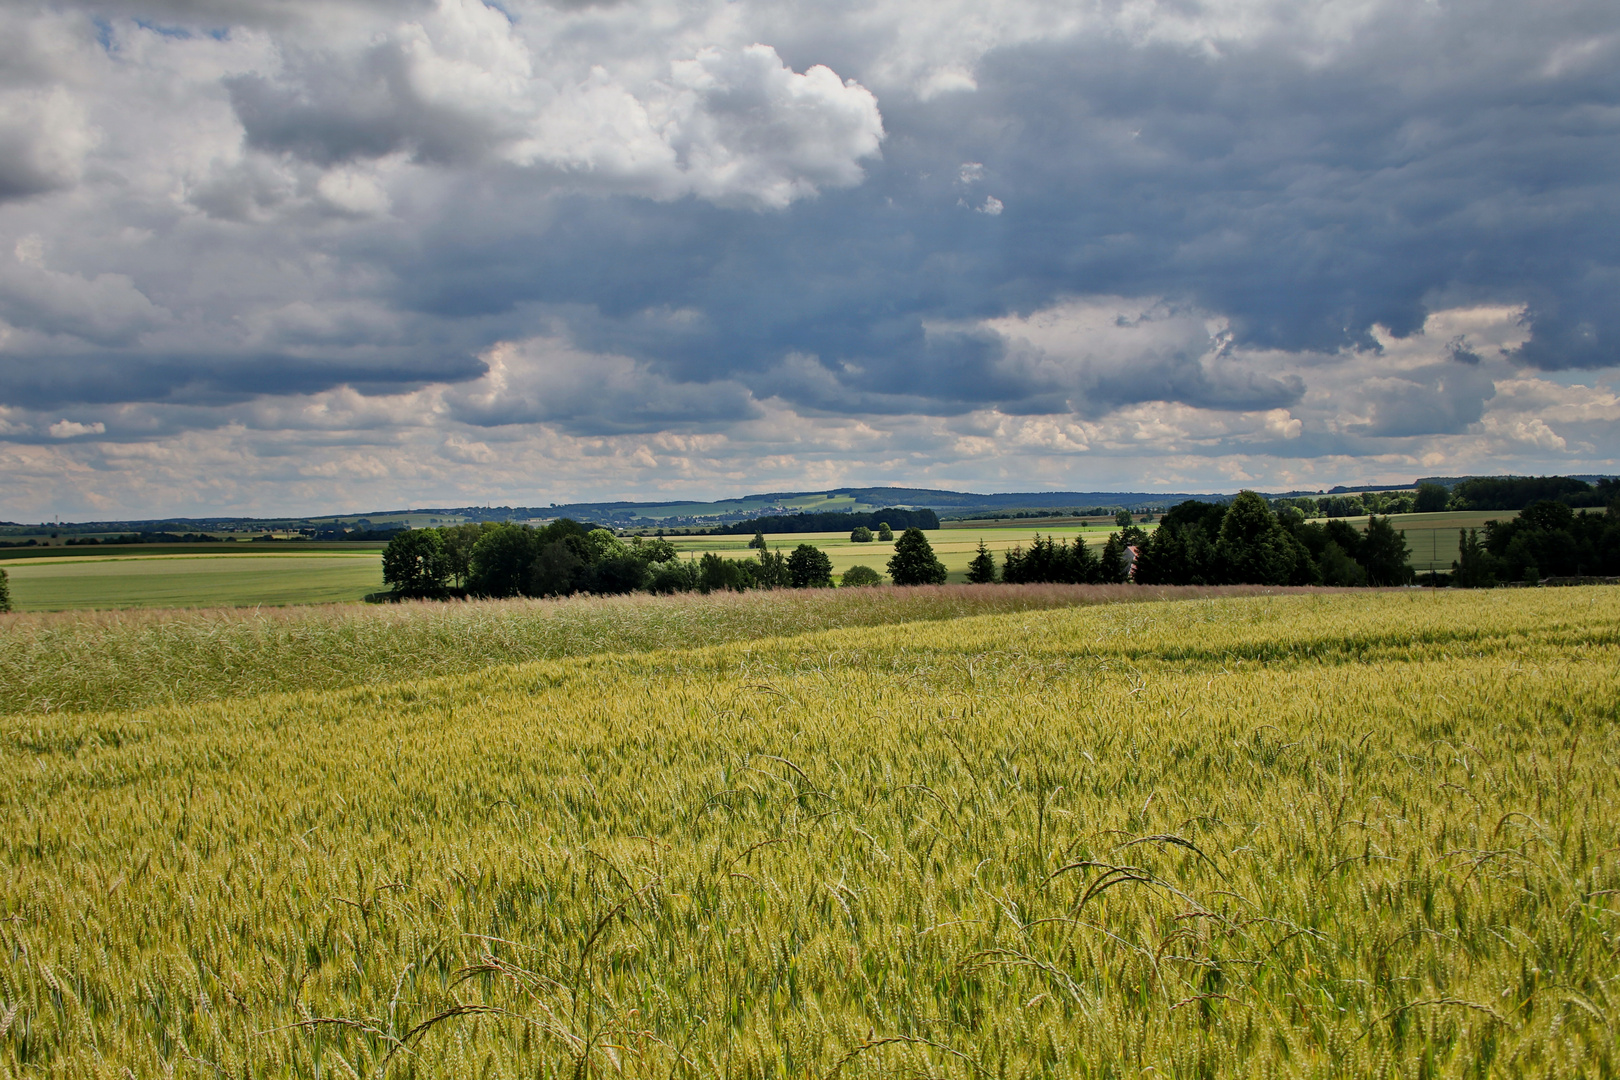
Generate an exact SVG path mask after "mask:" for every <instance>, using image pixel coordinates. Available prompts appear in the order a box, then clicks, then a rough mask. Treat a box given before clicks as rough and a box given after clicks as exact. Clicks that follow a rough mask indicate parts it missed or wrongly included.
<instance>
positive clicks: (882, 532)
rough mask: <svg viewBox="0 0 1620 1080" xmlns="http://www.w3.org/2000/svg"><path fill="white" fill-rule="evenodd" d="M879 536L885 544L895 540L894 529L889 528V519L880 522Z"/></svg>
mask: <svg viewBox="0 0 1620 1080" xmlns="http://www.w3.org/2000/svg"><path fill="white" fill-rule="evenodd" d="M877 538H878V539H879V540H881V541H882V542H883V543H885V544H888V543H892V542H893V541H894V530H893V529H891V528H889V523H888V522H887V521H880V522H878V531H877Z"/></svg>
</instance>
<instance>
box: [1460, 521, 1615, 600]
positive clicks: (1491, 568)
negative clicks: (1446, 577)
mask: <svg viewBox="0 0 1620 1080" xmlns="http://www.w3.org/2000/svg"><path fill="white" fill-rule="evenodd" d="M1458 541H1459V543H1458V554H1457V560H1456V561H1455V562H1453V563H1452V564H1451V584H1453V585H1455V586H1458V587H1460V588H1466V589H1480V588H1490V587H1491V586H1494V585H1502V584H1507V583H1509V582H1537V581H1540V580H1541V579H1543V578H1549V577H1571V578H1578V577H1615V576H1620V501H1616V502H1611V503H1610V504H1609V507H1608V510H1607V511H1606V512H1604V513H1593V512H1590V511H1586V510H1583V511H1581V512H1580V513H1576V512H1575V511H1574V510H1573V509H1572V508H1571V507H1570V506H1569V504H1568V503H1566V502H1562V501H1560V500H1556V499H1543V500H1542V501H1540V502H1537V503H1534V504H1532V505H1531V506H1529V507H1527V508H1525V509H1524V510H1523V511H1522V512H1520V514H1519V516H1518V517H1516V518H1514V519H1512V520H1510V521H1487V522H1486V523H1485V534H1484V536H1483V537H1481V536H1480V533H1479V530H1478V529H1461V530H1459V536H1458Z"/></svg>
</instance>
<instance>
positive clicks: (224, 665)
mask: <svg viewBox="0 0 1620 1080" xmlns="http://www.w3.org/2000/svg"><path fill="white" fill-rule="evenodd" d="M1295 591H1301V590H1290V589H1274V588H1268V587H1265V586H1251V585H1231V586H1218V587H1207V588H1177V587H1171V586H1165V587H1156V586H1155V587H1138V586H1134V585H1130V586H1126V585H996V586H983V585H955V586H945V587H943V588H934V587H921V588H910V589H897V588H893V587H889V588H883V589H847V590H845V589H838V590H832V589H804V590H783V591H777V592H750V593H732V592H721V593H713V594H711V595H709V596H702V595H699V594H696V593H692V594H688V595H685V596H682V597H678V598H676V597H664V596H649V595H647V594H645V593H641V594H637V595H631V596H613V597H590V596H574V597H568V598H566V599H555V600H473V601H457V602H454V603H434V602H431V601H427V602H417V603H405V604H386V605H382V606H370V605H360V604H329V605H308V606H302V607H283V608H272V609H265V608H251V609H250V608H212V609H207V608H205V609H198V610H192V611H172V610H171V611H164V610H152V609H134V610H123V611H106V612H59V613H34V614H27V615H23V614H17V615H11V616H0V634H3V635H4V642H5V648H4V649H0V715H4V714H6V713H13V712H61V711H69V712H86V711H97V710H102V709H111V708H119V709H130V708H141V707H144V706H150V705H160V704H162V705H175V704H195V703H198V702H203V701H216V700H219V699H221V698H228V697H244V696H251V695H254V694H260V693H267V692H270V691H277V690H335V689H339V688H342V687H345V686H352V685H355V684H358V683H376V682H393V681H397V680H400V679H410V678H424V677H430V676H443V675H459V674H466V673H468V672H472V671H477V670H479V669H481V668H486V667H492V666H495V665H498V664H510V663H516V662H519V661H524V660H538V659H552V660H557V659H563V658H565V657H571V656H588V655H593V654H601V653H625V652H647V651H651V650H654V649H664V648H696V647H698V646H702V645H719V644H724V643H726V642H731V641H747V640H753V639H757V638H769V637H778V636H781V635H786V634H803V633H808V632H810V631H813V630H825V629H831V628H834V627H850V626H871V627H875V626H888V625H893V624H896V623H915V622H927V621H932V620H940V619H958V618H962V617H964V616H968V615H986V614H996V613H1010V612H1025V611H1041V610H1046V609H1049V608H1060V607H1081V606H1092V605H1097V604H1116V603H1150V602H1153V601H1155V600H1158V599H1162V598H1164V597H1178V598H1187V597H1215V596H1258V595H1278V594H1283V593H1289V592H1295Z"/></svg>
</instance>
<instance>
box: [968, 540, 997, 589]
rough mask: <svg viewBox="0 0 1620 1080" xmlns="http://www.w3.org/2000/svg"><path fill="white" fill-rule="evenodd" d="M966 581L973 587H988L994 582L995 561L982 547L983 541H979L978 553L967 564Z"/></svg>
mask: <svg viewBox="0 0 1620 1080" xmlns="http://www.w3.org/2000/svg"><path fill="white" fill-rule="evenodd" d="M967 579H968V581H969V582H971V583H972V584H974V585H989V584H990V583H991V582H993V581H995V580H996V560H995V556H993V555H991V554H990V549H989V548H987V547H985V546H984V540H983V539H981V540H980V541H979V552H978V554H976V555H974V556H973V561H972V562H970V563H968V572H967Z"/></svg>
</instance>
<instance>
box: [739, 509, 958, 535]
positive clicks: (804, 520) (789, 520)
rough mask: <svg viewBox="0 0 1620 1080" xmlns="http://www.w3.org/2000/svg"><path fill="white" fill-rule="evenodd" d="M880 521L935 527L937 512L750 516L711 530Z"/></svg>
mask: <svg viewBox="0 0 1620 1080" xmlns="http://www.w3.org/2000/svg"><path fill="white" fill-rule="evenodd" d="M883 524H887V525H889V526H890V527H892V528H895V529H937V528H939V515H938V514H936V513H935V512H934V511H932V510H929V509H927V508H926V507H924V508H923V509H921V510H901V509H900V508H898V507H894V506H891V507H888V508H886V509H883V510H874V511H872V512H871V513H870V514H852V513H847V512H843V511H831V510H828V511H821V512H810V513H803V514H776V515H773V516H770V517H757V518H750V519H749V520H747V521H739V522H737V523H736V524H735V525H724V526H721V527H720V528H718V529H715V530H712V531H713V533H714V534H715V535H720V536H747V535H748V534H749V533H806V532H851V531H853V530H855V529H857V528H863V527H864V528H867V529H876V528H877V527H878V526H879V525H883Z"/></svg>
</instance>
